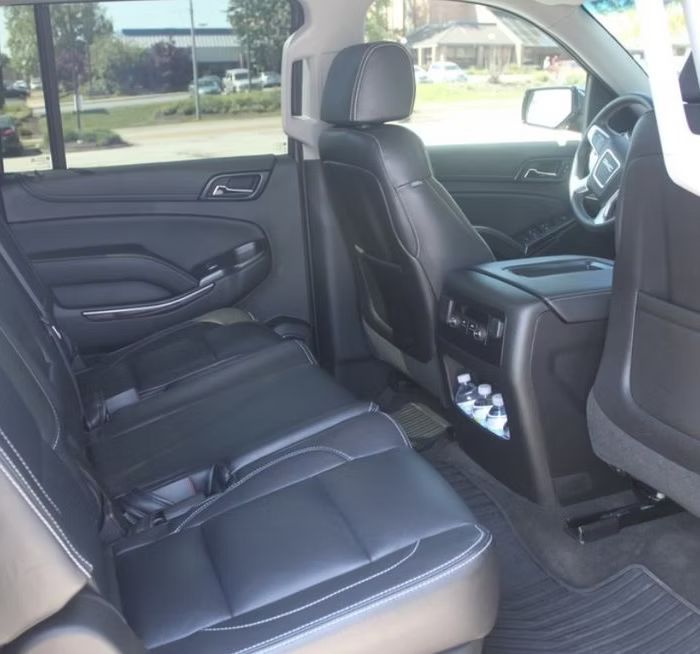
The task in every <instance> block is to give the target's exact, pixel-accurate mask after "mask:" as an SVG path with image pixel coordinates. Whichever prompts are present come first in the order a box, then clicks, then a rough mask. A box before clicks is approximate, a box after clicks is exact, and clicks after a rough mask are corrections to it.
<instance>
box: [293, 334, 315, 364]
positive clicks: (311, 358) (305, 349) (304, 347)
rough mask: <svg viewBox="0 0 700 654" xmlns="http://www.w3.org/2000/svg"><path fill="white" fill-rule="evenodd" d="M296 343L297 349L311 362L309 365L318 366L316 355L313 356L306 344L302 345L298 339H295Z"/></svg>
mask: <svg viewBox="0 0 700 654" xmlns="http://www.w3.org/2000/svg"><path fill="white" fill-rule="evenodd" d="M294 342H295V343H296V344H297V347H299V349H300V350H301V351H302V352H303V353H304V354H305V355H306V358H307V359H308V360H309V363H310V364H312V365H314V366H315V365H317V364H316V359H315V358H314V355H313V354H311V350H309V348H308V347H307V345H306V343H302V342H301V341H300V340H298V339H296V338H295V339H294Z"/></svg>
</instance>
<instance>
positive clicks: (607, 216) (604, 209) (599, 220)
mask: <svg viewBox="0 0 700 654" xmlns="http://www.w3.org/2000/svg"><path fill="white" fill-rule="evenodd" d="M619 195H620V189H617V190H616V191H615V192H614V193H613V194H612V195H611V196H610V197H609V198H608V199H607V200H606V201H605V202H604V203H603V205H602V206H601V207H600V210H599V211H598V213H597V214H596V216H595V218H594V219H593V224H594V225H595V226H596V227H602V226H603V225H606V224H607V223H609V222H612V221H613V220H614V219H615V207H616V203H617V198H618V197H619Z"/></svg>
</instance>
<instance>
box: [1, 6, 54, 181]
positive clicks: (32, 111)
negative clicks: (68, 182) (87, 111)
mask: <svg viewBox="0 0 700 654" xmlns="http://www.w3.org/2000/svg"><path fill="white" fill-rule="evenodd" d="M0 93H1V95H0V142H1V143H2V155H3V165H4V168H5V172H27V171H32V170H47V169H49V168H51V155H50V154H49V147H48V137H47V132H46V121H45V119H44V96H43V94H42V92H41V80H40V78H39V50H38V48H37V41H36V30H35V28H34V10H33V8H32V7H30V6H21V7H2V8H0Z"/></svg>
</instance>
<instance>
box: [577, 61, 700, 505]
mask: <svg viewBox="0 0 700 654" xmlns="http://www.w3.org/2000/svg"><path fill="white" fill-rule="evenodd" d="M681 86H682V90H683V97H684V99H685V101H686V114H687V118H688V122H689V125H690V127H691V129H692V130H693V131H694V132H699V131H700V89H699V88H698V81H697V76H696V75H695V71H694V69H693V67H692V61H691V62H690V63H689V64H688V65H687V66H686V68H685V69H684V71H683V74H682V75H681ZM699 244H700V198H698V197H696V196H695V195H693V194H691V193H689V192H687V191H685V190H683V189H682V188H680V187H679V186H676V185H675V184H674V183H673V182H672V181H671V179H670V178H669V176H668V174H667V172H666V168H665V164H664V159H663V154H662V149H661V143H660V140H659V133H658V128H657V124H656V119H655V116H654V113H653V112H649V113H647V114H645V115H644V116H643V117H642V118H641V119H640V120H639V122H638V124H637V126H636V128H635V130H634V134H633V136H632V140H631V146H630V151H629V155H628V159H627V164H626V168H625V174H624V177H623V181H622V189H621V194H620V205H619V213H618V225H617V258H616V262H615V272H614V281H613V293H612V300H611V308H610V319H609V325H608V332H607V338H606V343H605V349H604V353H603V357H602V361H601V365H600V369H599V372H598V375H597V378H596V381H595V384H594V388H593V392H592V394H591V397H590V400H589V427H590V431H591V438H592V440H593V445H594V449H595V450H596V452H597V453H598V454H599V456H601V458H603V459H604V460H606V461H608V462H609V463H612V464H613V465H616V466H618V467H620V468H622V469H624V470H626V471H627V472H629V473H630V474H632V475H633V476H635V477H637V478H638V479H641V480H642V481H644V482H646V483H648V484H650V485H652V486H653V487H655V488H657V489H658V490H661V491H664V492H666V493H667V494H669V495H671V496H672V497H674V498H675V499H676V500H677V501H679V502H680V503H682V504H684V505H685V506H687V507H688V508H691V509H692V510H693V511H694V512H696V513H700V477H698V476H697V475H698V474H700V402H698V391H699V390H700V256H698V247H699Z"/></svg>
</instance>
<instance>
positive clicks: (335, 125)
mask: <svg viewBox="0 0 700 654" xmlns="http://www.w3.org/2000/svg"><path fill="white" fill-rule="evenodd" d="M415 90H416V87H415V77H414V71H413V61H412V60H411V55H410V54H409V52H408V51H407V50H406V48H404V47H403V46H401V45H399V44H398V43H389V42H381V43H366V44H361V45H354V46H351V47H349V48H346V49H344V50H342V51H341V52H339V53H338V54H337V55H336V57H335V59H334V61H333V63H332V65H331V68H330V71H329V73H328V79H327V82H326V86H325V88H324V93H323V101H322V107H321V118H322V119H323V120H324V121H325V122H327V123H330V124H331V125H332V127H330V128H329V129H327V130H326V131H325V132H324V133H323V134H322V135H321V139H320V154H321V160H322V162H323V169H324V173H325V177H326V181H327V184H328V187H329V191H330V195H331V199H332V201H333V205H334V209H335V212H336V214H337V215H338V218H339V220H340V223H341V228H342V231H343V235H344V237H345V240H346V242H347V244H348V246H349V248H350V253H351V256H352V258H353V263H354V267H355V272H356V278H357V285H358V294H359V296H360V307H361V313H362V318H363V321H364V325H365V329H366V331H367V333H368V336H369V339H370V342H371V343H372V345H373V346H374V349H375V352H376V353H377V355H378V356H379V357H380V358H382V359H384V360H386V361H388V362H389V363H392V364H394V365H396V366H397V367H399V368H401V369H403V370H404V372H407V373H408V374H409V375H410V376H413V377H414V379H416V381H418V382H419V383H422V384H423V385H424V386H428V387H431V386H434V383H439V382H437V381H436V380H438V379H439V373H438V372H437V363H436V356H435V320H436V318H435V316H436V307H437V301H438V299H439V297H440V293H441V291H442V285H443V280H444V277H445V275H446V273H448V272H450V271H452V270H455V269H458V268H462V267H466V266H470V265H475V264H480V263H484V262H487V261H491V260H492V259H493V255H492V253H491V250H490V249H489V247H488V246H487V245H486V243H485V242H484V241H483V240H482V238H481V237H480V236H479V235H478V234H477V232H476V231H475V229H474V228H473V227H472V225H471V224H470V223H469V221H468V220H467V218H466V217H465V216H464V214H463V213H462V211H461V210H460V208H459V206H458V205H457V204H456V203H455V202H454V200H453V199H452V197H451V196H450V194H449V193H448V192H447V191H446V190H445V189H444V188H443V186H442V185H441V184H440V183H439V182H438V181H437V180H436V179H435V177H434V176H433V171H432V168H431V165H430V161H429V159H428V155H427V153H426V151H425V147H424V145H423V143H422V141H421V140H420V138H419V137H418V136H417V135H416V134H415V133H414V132H412V131H410V130H408V129H406V128H405V127H402V126H399V125H387V124H386V123H388V122H390V121H397V120H404V119H406V118H408V117H409V116H410V115H411V112H412V111H413V102H414V99H415ZM426 367H428V368H430V367H433V368H434V370H432V371H427V374H426ZM435 375H437V376H435ZM431 390H436V389H435V388H434V387H433V388H431Z"/></svg>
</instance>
